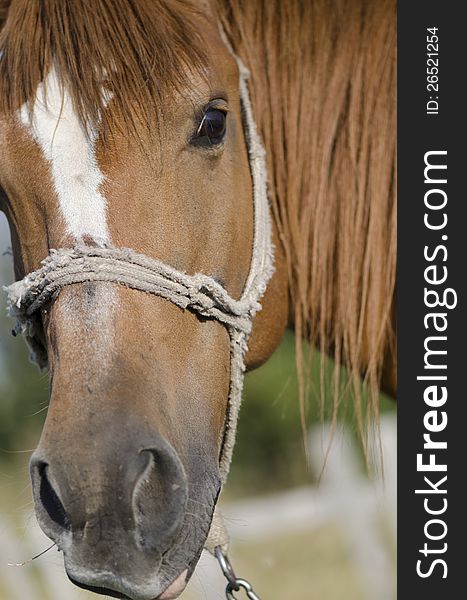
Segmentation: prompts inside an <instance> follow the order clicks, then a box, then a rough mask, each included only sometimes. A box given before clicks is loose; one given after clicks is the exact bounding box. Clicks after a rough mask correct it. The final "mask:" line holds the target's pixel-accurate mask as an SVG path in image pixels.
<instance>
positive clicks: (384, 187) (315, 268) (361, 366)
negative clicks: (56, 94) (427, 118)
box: [0, 0, 396, 428]
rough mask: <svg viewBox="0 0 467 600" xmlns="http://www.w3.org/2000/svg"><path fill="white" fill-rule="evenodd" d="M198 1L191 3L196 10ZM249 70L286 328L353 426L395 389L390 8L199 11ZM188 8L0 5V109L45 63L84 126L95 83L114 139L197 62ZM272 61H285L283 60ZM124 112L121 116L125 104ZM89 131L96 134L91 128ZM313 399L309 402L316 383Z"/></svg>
mask: <svg viewBox="0 0 467 600" xmlns="http://www.w3.org/2000/svg"><path fill="white" fill-rule="evenodd" d="M204 4H207V2H206V1H205V2H204ZM210 7H211V10H212V11H213V13H214V15H215V17H217V18H218V19H219V21H220V23H221V24H222V26H223V28H224V30H225V33H226V35H227V38H228V40H229V42H230V44H231V45H232V47H233V49H234V51H235V52H236V53H237V54H238V55H239V56H240V57H241V58H242V59H243V61H244V62H245V64H246V65H247V66H248V68H249V69H250V71H251V80H250V87H251V93H252V100H253V106H254V112H255V117H256V120H257V123H258V127H259V129H260V132H261V135H262V137H263V140H264V143H265V146H266V151H267V157H268V168H269V184H270V195H271V203H272V210H273V214H274V219H275V223H276V224H277V227H278V231H279V237H280V243H281V245H282V249H283V251H284V254H285V257H286V262H287V268H288V277H289V286H290V297H291V304H292V312H293V319H294V323H295V331H296V334H297V335H296V340H297V341H296V348H297V367H298V373H299V381H300V394H301V405H302V407H303V415H302V416H303V418H304V404H305V403H304V398H305V388H306V377H305V374H306V370H307V363H308V361H307V357H306V356H305V354H304V349H303V347H302V344H301V340H302V338H304V337H305V338H307V339H308V340H310V341H312V342H313V343H314V344H315V345H317V346H318V347H319V348H320V349H321V350H322V351H323V352H324V353H326V354H331V355H332V356H333V357H334V359H335V364H336V369H335V374H334V381H335V382H336V385H335V393H334V409H335V410H334V414H336V410H337V406H338V404H339V392H338V388H339V385H338V382H339V381H340V365H344V366H346V367H347V369H348V373H349V375H350V379H348V381H350V382H351V385H352V387H353V391H354V393H353V396H354V398H355V408H356V414H357V419H358V423H359V427H360V428H362V423H363V422H364V416H365V415H364V414H363V412H364V410H363V408H362V401H361V397H362V394H361V383H360V382H361V377H362V376H363V380H364V382H365V383H366V384H367V385H368V387H369V389H370V401H369V403H368V410H369V412H370V414H371V415H373V416H377V415H378V389H379V386H380V383H381V381H383V385H385V386H386V387H388V388H389V389H391V390H395V352H396V344H395V325H394V297H395V278H396V267H395V262H396V212H395V211H396V202H395V191H396V190H395V136H396V123H395V118H396V117H395V115H396V110H395V35H396V34H395V0H377V1H375V0H335V1H333V2H329V1H328V0H309V1H307V2H303V1H301V0H287V1H286V0H210ZM197 15H198V13H197V11H196V9H195V8H194V5H193V4H192V3H190V2H189V0H112V2H108V1H104V0H95V1H93V2H88V1H86V0H73V1H72V2H71V1H63V0H41V1H40V2H31V1H30V0H0V28H1V32H0V51H1V52H2V58H1V60H0V111H1V110H3V111H12V110H15V109H16V108H18V107H19V106H21V105H22V104H23V103H25V102H29V103H30V105H32V103H33V101H34V97H35V93H36V89H37V86H38V84H39V83H40V82H41V81H42V80H43V79H44V76H45V75H46V74H47V72H48V71H49V69H50V68H51V67H52V66H55V68H56V69H57V71H58V73H59V75H60V78H61V81H62V83H63V85H65V86H66V87H67V90H68V92H69V94H70V96H71V98H72V101H73V103H74V105H75V109H76V111H77V113H78V115H79V117H80V118H81V121H82V122H83V123H84V124H85V125H90V124H92V123H94V122H96V120H97V119H98V118H99V116H100V115H102V108H103V102H104V99H103V95H102V85H103V82H104V84H105V89H106V90H108V91H109V92H110V93H111V94H112V95H113V102H114V103H115V105H116V106H117V108H118V111H119V114H120V115H121V116H122V118H123V124H124V125H125V126H127V128H128V129H130V130H135V129H136V125H137V124H136V122H135V119H136V117H135V113H137V114H138V119H139V122H141V121H143V122H144V120H147V122H148V123H149V122H150V119H149V116H150V114H153V111H154V110H160V107H161V104H162V102H161V100H162V95H163V94H165V92H166V91H167V89H170V88H177V86H180V85H181V84H182V83H184V82H185V81H186V78H187V77H188V76H189V69H190V68H191V69H198V70H199V71H200V72H201V71H202V65H203V63H204V62H205V57H204V55H203V49H202V48H203V46H202V43H201V39H200V33H199V21H198V26H197V25H196V23H195V21H196V17H197ZM284 49H285V50H286V51H284ZM135 103H136V105H135ZM104 125H106V124H105V122H104ZM321 389H324V388H323V386H321Z"/></svg>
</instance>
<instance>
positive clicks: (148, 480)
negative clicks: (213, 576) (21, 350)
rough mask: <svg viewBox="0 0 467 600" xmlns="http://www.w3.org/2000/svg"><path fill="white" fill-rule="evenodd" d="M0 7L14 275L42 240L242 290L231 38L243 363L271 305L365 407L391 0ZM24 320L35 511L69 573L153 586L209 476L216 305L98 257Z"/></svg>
mask: <svg viewBox="0 0 467 600" xmlns="http://www.w3.org/2000/svg"><path fill="white" fill-rule="evenodd" d="M0 27H1V33H0V52H1V55H0V140H1V148H2V151H1V153H0V192H1V193H0V208H1V209H2V210H3V211H4V212H5V213H6V215H7V218H8V221H9V224H10V228H11V234H12V240H13V249H14V262H15V272H16V276H17V278H18V279H20V278H22V277H24V275H25V274H27V273H30V272H31V271H33V270H35V269H38V268H39V267H40V264H41V261H42V260H43V259H44V258H45V257H46V256H48V255H49V253H50V249H52V248H61V249H67V248H73V247H74V246H76V245H77V244H80V245H81V246H84V247H85V248H87V249H93V248H97V249H102V248H103V249H108V248H111V249H112V248H115V249H118V248H131V249H132V250H133V251H135V252H137V253H139V254H141V255H144V256H145V257H149V258H150V259H156V260H158V261H162V263H164V265H169V266H171V267H172V268H174V269H175V270H176V271H177V273H180V272H186V273H187V274H189V275H192V274H195V273H202V274H205V275H207V276H209V282H215V283H216V284H217V285H218V288H216V289H217V292H218V293H219V294H220V293H221V292H222V293H224V291H225V293H226V294H228V295H229V297H230V298H233V299H237V298H240V297H241V296H242V292H243V290H244V287H245V282H246V281H247V278H248V277H249V272H250V264H251V260H252V253H253V246H254V244H255V239H256V236H257V231H256V229H257V223H256V222H255V209H254V206H255V204H254V201H253V198H254V196H255V190H254V182H253V180H252V169H253V166H252V161H251V156H249V153H248V152H249V140H248V139H247V138H248V135H247V133H246V125H245V99H244V98H241V90H240V85H239V67H238V62H237V60H236V56H238V57H240V58H241V59H242V61H243V62H244V63H245V64H246V65H247V67H248V69H249V70H250V72H251V76H250V83H249V85H250V91H251V100H252V104H253V113H254V119H255V121H256V126H257V128H258V131H259V133H260V135H261V137H262V140H263V143H264V146H265V150H266V158H267V166H268V181H269V200H270V205H271V212H272V215H273V231H272V235H273V242H274V246H275V271H274V274H273V276H272V278H271V280H270V281H269V285H268V287H267V290H266V292H265V293H264V295H263V297H262V301H261V302H262V311H261V312H259V313H258V314H257V316H255V318H254V321H253V330H252V333H251V336H250V339H249V349H248V352H247V354H246V357H245V366H246V368H247V369H252V368H255V367H257V366H258V365H260V364H262V363H263V362H264V361H265V360H267V358H268V357H269V356H270V355H271V353H272V352H273V351H274V349H275V348H276V347H277V345H278V344H279V342H280V340H281V337H282V335H283V333H284V330H285V328H286V327H287V325H288V324H291V325H292V324H293V326H294V327H295V330H296V334H297V335H296V339H297V359H298V360H297V364H298V367H299V375H300V380H301V381H302V382H303V379H304V374H305V373H304V367H305V366H306V361H305V360H304V357H303V356H302V351H301V342H300V340H301V339H302V338H303V337H306V338H308V339H309V340H311V341H312V342H313V343H314V344H315V345H318V346H319V347H320V348H321V349H322V350H323V351H324V352H327V353H329V354H331V355H332V356H333V357H334V358H335V360H336V364H337V365H341V364H343V365H346V366H347V367H348V369H349V373H350V377H351V381H352V383H353V384H354V387H355V390H356V392H357V391H358V388H359V386H360V381H361V379H360V378H361V377H362V376H363V379H364V381H365V382H366V383H367V384H368V385H369V387H370V390H371V398H372V401H371V402H370V407H371V409H372V412H373V414H374V415H377V411H378V408H377V395H376V391H377V389H378V387H379V385H380V383H381V382H382V384H383V386H385V387H386V388H387V389H388V390H390V391H394V390H395V329H394V319H393V308H394V286H395V198H394V194H395V175H394V171H395V162H394V149H395V87H394V86H395V66H394V55H395V50H394V46H395V6H394V2H393V0H376V1H375V0H358V1H354V0H337V1H336V2H333V3H330V2H327V1H326V0H310V1H309V2H301V1H299V0H287V1H286V0H251V1H250V0H212V2H209V1H207V0H204V1H203V0H198V1H196V0H95V1H93V2H88V1H86V0H41V1H39V0H2V1H1V2H0ZM250 141H251V140H250ZM118 281H119V280H118ZM213 286H214V283H213ZM211 287H212V286H211ZM219 290H220V291H219ZM36 325H37V331H35V336H36V338H37V339H40V343H41V344H42V347H43V350H44V355H45V354H46V355H47V359H48V366H49V375H50V388H51V400H50V406H49V411H48V415H47V420H46V424H45V426H44V430H43V433H42V437H41V440H40V443H39V446H38V448H37V449H36V451H35V453H34V455H33V458H32V460H31V475H32V481H33V491H34V499H35V506H36V514H37V517H38V520H39V523H40V525H41V527H42V528H43V529H44V531H45V532H46V533H47V535H49V537H51V538H52V540H54V541H55V542H56V544H57V546H58V547H59V548H60V549H61V550H62V551H63V555H64V560H65V568H66V570H67V573H68V575H69V577H70V578H71V579H72V580H73V581H74V582H75V583H77V584H78V585H80V586H83V587H86V588H88V589H91V590H94V591H96V592H98V593H105V594H110V595H114V596H117V597H128V598H132V599H134V600H151V599H153V598H161V599H162V598H175V597H177V596H178V595H179V594H180V592H181V591H182V590H183V588H184V586H185V585H186V581H187V580H188V579H189V577H190V576H191V574H192V572H193V570H194V568H195V565H196V563H197V560H198V558H199V555H200V553H201V550H202V548H203V546H204V544H205V541H206V537H207V535H208V531H209V529H210V525H211V520H212V517H213V511H214V508H215V505H216V501H217V498H218V494H219V492H220V488H221V472H220V466H219V457H220V455H221V453H222V450H223V445H224V442H225V421H226V414H227V411H228V397H229V388H230V389H231V388H232V377H231V369H232V365H233V363H232V361H231V351H232V336H231V334H229V329H228V327H226V326H225V323H223V322H221V321H219V320H217V319H213V318H211V314H210V313H209V314H206V315H205V316H203V314H202V313H201V314H200V312H199V310H191V309H190V307H188V308H186V309H185V310H184V309H182V308H180V306H179V305H177V304H176V303H174V302H170V301H168V300H167V298H166V297H161V296H160V295H154V294H150V293H143V292H142V291H141V290H140V289H134V287H132V286H130V285H119V282H117V281H115V280H113V279H112V278H110V280H109V281H103V280H102V278H101V280H98V281H90V280H86V278H84V280H83V281H82V282H77V281H75V282H73V283H72V284H70V285H67V286H66V287H63V288H62V289H61V290H60V293H59V294H55V295H53V296H52V297H51V298H50V301H48V302H47V303H44V304H43V305H41V307H40V311H39V312H38V319H37V322H36ZM336 372H337V375H336V381H337V380H338V379H339V377H338V367H336ZM336 389H337V386H336ZM359 398H360V395H359V394H358V393H356V394H355V406H356V410H357V415H358V417H359V421H360V422H363V415H362V409H361V406H360V400H359ZM334 401H335V403H337V402H338V395H337V392H336V394H335V398H334ZM302 402H303V385H302Z"/></svg>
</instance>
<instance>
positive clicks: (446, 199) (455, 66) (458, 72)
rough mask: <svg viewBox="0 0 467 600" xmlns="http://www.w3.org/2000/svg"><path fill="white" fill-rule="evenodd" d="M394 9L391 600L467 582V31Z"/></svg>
mask: <svg viewBox="0 0 467 600" xmlns="http://www.w3.org/2000/svg"><path fill="white" fill-rule="evenodd" d="M464 9H465V5H464V4H463V3H462V2H454V1H447V2H439V1H437V2H434V1H431V0H430V1H424V2H410V1H405V2H402V1H401V2H399V5H398V91H397V96H398V301H397V306H398V348H399V349H398V372H399V391H398V436H399V442H398V473H399V478H398V598H399V600H406V599H407V600H413V599H418V598H423V599H424V600H431V599H432V598H433V599H434V598H436V599H439V598H443V599H446V600H448V599H451V598H464V597H467V592H466V576H467V552H466V543H467V392H466V389H467V326H466V323H467V315H466V288H467V286H466V278H467V183H466V181H467V117H466V114H467V113H466V111H467V94H466V90H467V86H466V83H465V81H466V76H467V66H466V58H467V46H466V40H467V21H466V20H465V18H464V12H465V11H464Z"/></svg>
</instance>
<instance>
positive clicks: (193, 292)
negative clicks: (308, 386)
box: [5, 58, 273, 550]
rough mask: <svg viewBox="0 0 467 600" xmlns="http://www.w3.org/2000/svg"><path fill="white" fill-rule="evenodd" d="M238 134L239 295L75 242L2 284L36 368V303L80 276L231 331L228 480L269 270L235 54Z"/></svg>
mask: <svg viewBox="0 0 467 600" xmlns="http://www.w3.org/2000/svg"><path fill="white" fill-rule="evenodd" d="M237 62H238V65H239V71H240V98H241V102H242V109H243V113H244V133H245V139H246V142H247V146H248V156H249V162H250V172H251V178H252V183H253V198H254V241H253V250H252V258H251V264H250V271H249V275H248V278H247V281H246V284H245V287H244V290H243V293H242V295H241V297H240V299H239V300H236V299H234V298H232V297H231V296H230V295H229V294H228V292H227V290H226V289H225V288H224V287H223V286H222V285H220V284H219V283H217V282H216V281H215V280H214V279H213V278H212V277H209V276H208V275H204V274H195V275H188V274H186V273H183V272H181V271H177V270H176V269H174V268H173V267H170V266H168V265H166V264H164V263H162V262H160V261H158V260H154V259H152V258H149V257H148V256H145V255H142V254H137V253H136V252H134V251H133V250H131V249H121V248H95V247H88V246H80V247H76V248H74V249H64V248H62V249H59V250H51V252H50V254H49V256H48V257H47V258H45V259H44V260H43V261H42V267H41V268H40V269H38V270H37V271H34V272H32V273H29V274H28V275H26V277H24V279H22V280H21V281H17V282H15V283H13V284H12V285H10V286H9V287H7V288H5V289H6V291H7V292H8V308H9V314H10V315H11V316H13V317H15V318H16V320H17V326H16V331H17V332H20V333H22V334H23V336H24V338H25V339H26V342H27V343H28V345H29V347H30V349H31V359H32V360H33V361H34V362H36V363H37V364H38V365H39V366H40V367H41V368H44V367H45V366H46V365H47V354H46V350H45V349H44V346H43V344H42V342H41V339H40V338H41V321H40V314H39V312H38V311H39V309H40V308H41V307H42V306H44V305H45V304H46V303H47V302H48V301H50V300H53V299H55V298H56V297H57V296H58V294H59V293H60V291H61V290H62V289H63V288H64V287H65V286H67V285H71V284H74V283H83V282H86V281H108V282H113V283H119V284H121V285H124V286H127V287H130V288H133V289H137V290H141V291H143V292H146V293H149V294H154V295H156V296H159V297H162V298H165V299H166V300H169V301H170V302H172V303H173V304H176V305H177V306H179V307H180V308H182V309H185V308H187V309H190V310H193V311H195V312H196V313H198V314H199V315H202V316H203V317H207V318H210V319H214V320H216V321H219V322H220V323H222V324H223V325H225V327H226V328H227V330H228V332H229V337H230V387H229V400H228V407H227V415H226V420H225V425H224V437H223V443H222V448H221V453H220V457H219V469H220V473H221V477H222V482H223V483H225V480H226V478H227V475H228V472H229V467H230V461H231V458H232V451H233V447H234V443H235V432H236V427H237V419H238V413H239V409H240V403H241V395H242V388H243V375H244V370H245V365H244V358H245V353H246V351H247V342H248V337H249V334H250V332H251V327H252V320H253V317H254V315H255V313H256V312H257V311H258V310H260V309H261V305H260V303H259V300H260V299H261V296H262V295H263V293H264V291H265V289H266V286H267V283H268V281H269V279H270V277H271V275H272V272H273V246H272V240H271V218H270V214H269V204H268V197H267V185H266V163H265V152H264V149H263V146H262V144H261V140H260V138H259V135H258V133H257V130H256V124H255V122H254V119H253V111H252V107H251V101H250V96H249V91H248V84H247V80H248V76H249V72H248V70H247V69H246V67H245V66H244V65H243V63H242V62H241V61H240V59H238V58H237ZM225 543H226V535H225V530H224V528H223V524H222V520H221V517H220V515H219V514H218V513H217V511H216V513H215V515H214V519H213V524H212V527H211V532H210V534H209V538H208V541H207V544H206V547H207V548H208V549H211V550H212V549H213V548H214V547H215V546H217V545H218V544H225Z"/></svg>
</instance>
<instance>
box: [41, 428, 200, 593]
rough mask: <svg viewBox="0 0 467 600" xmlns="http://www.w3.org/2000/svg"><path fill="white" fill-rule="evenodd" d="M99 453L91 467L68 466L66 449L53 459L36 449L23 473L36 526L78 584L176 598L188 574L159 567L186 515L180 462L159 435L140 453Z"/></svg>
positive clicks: (179, 568)
mask: <svg viewBox="0 0 467 600" xmlns="http://www.w3.org/2000/svg"><path fill="white" fill-rule="evenodd" d="M135 439H137V436H135ZM97 446H99V443H98V442H97ZM94 450H95V449H94ZM100 450H101V452H99V448H98V451H97V452H95V451H94V452H93V454H94V457H95V461H94V464H92V468H91V465H90V463H89V461H87V460H86V458H85V459H84V460H80V457H77V456H76V455H75V456H73V461H71V460H67V451H66V450H65V451H64V452H63V455H62V454H60V456H57V452H56V451H55V453H53V454H52V453H51V452H48V451H47V448H46V447H42V448H41V447H39V448H38V449H37V450H36V452H35V453H34V455H33V457H32V459H31V466H30V468H31V477H32V482H33V495H34V501H35V508H36V514H37V519H38V521H39V524H40V526H41V528H42V529H43V531H44V532H45V533H46V534H47V535H48V536H49V537H50V538H51V539H52V540H53V541H54V542H55V543H56V544H57V547H58V548H59V549H60V550H62V551H63V554H64V559H65V568H66V571H67V574H68V576H69V578H70V579H71V580H72V581H73V583H75V584H77V585H78V586H80V587H83V588H86V589H90V590H92V591H94V592H97V593H103V594H107V595H111V596H114V597H124V598H125V597H126V598H131V599H132V600H154V599H155V598H159V597H160V598H167V599H169V598H175V597H177V596H178V594H179V593H180V592H181V591H182V590H183V588H184V587H185V584H186V580H187V578H188V570H189V571H190V575H191V572H192V570H193V568H194V565H189V564H185V565H180V564H178V565H172V567H171V568H167V565H164V564H163V562H164V561H163V557H164V555H165V554H167V553H168V552H169V551H170V550H171V549H172V548H173V546H174V545H176V543H177V537H178V536H179V534H180V531H181V529H182V526H183V522H184V517H185V513H186V505H187V500H188V481H187V476H186V474H185V469H184V467H183V465H182V462H181V461H180V458H179V457H178V455H177V453H176V451H175V450H174V448H173V447H172V446H171V445H170V444H169V443H168V442H167V441H166V440H165V439H164V438H163V437H162V436H159V435H154V436H153V439H152V440H151V441H150V443H147V444H145V445H144V447H134V446H133V447H132V444H124V445H123V447H122V446H118V447H117V448H114V449H113V451H112V452H110V451H109V452H108V453H107V456H106V457H105V454H104V453H103V450H102V448H101V449H100ZM103 454H104V456H103ZM83 456H84V457H86V449H83ZM70 458H71V457H70ZM203 541H204V540H200V544H201V546H202V543H203ZM198 557H199V554H198V555H197V556H196V561H197V559H198ZM183 566H184V567H185V568H183ZM174 569H177V571H178V572H174Z"/></svg>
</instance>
